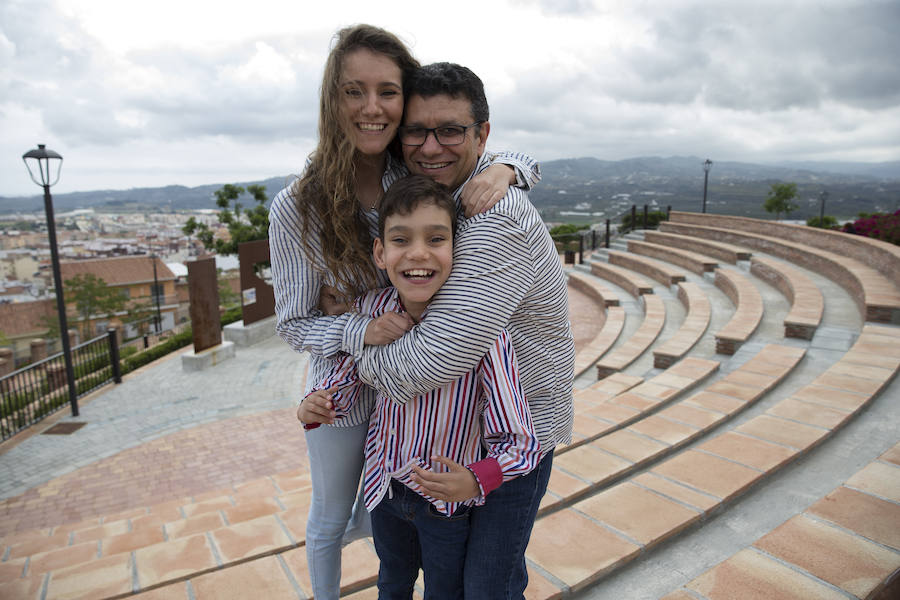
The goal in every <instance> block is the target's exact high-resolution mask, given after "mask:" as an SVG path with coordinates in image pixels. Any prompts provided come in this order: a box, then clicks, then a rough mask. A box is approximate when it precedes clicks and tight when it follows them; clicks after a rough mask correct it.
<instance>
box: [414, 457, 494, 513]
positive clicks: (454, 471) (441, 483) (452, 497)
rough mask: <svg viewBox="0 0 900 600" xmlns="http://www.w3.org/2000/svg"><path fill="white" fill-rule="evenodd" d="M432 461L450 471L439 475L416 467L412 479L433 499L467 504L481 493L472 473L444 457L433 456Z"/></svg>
mask: <svg viewBox="0 0 900 600" xmlns="http://www.w3.org/2000/svg"><path fill="white" fill-rule="evenodd" d="M431 460H432V461H434V462H437V463H441V464H442V465H444V466H445V467H447V468H448V469H450V470H449V471H448V472H446V473H437V472H435V471H426V470H425V469H423V468H421V467H419V466H417V465H414V466H413V471H414V472H415V475H413V477H412V479H413V481H415V482H416V483H418V484H419V486H420V487H421V488H422V491H423V492H425V493H426V494H428V495H429V496H431V497H432V498H437V499H438V500H443V501H444V502H465V501H466V500H469V499H470V498H475V497H476V496H478V495H479V494H480V493H481V489H479V487H478V480H476V479H475V475H474V474H473V473H472V471H470V470H468V469H467V468H465V467H464V466H462V465H461V464H459V463H458V462H455V461H452V460H450V459H449V458H446V457H443V456H432V457H431Z"/></svg>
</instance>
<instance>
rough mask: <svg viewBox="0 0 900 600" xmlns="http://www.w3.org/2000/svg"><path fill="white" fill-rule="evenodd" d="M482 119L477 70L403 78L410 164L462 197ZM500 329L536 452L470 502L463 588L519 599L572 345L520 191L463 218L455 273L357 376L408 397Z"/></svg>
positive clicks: (437, 68) (551, 267)
mask: <svg viewBox="0 0 900 600" xmlns="http://www.w3.org/2000/svg"><path fill="white" fill-rule="evenodd" d="M488 119H489V114H488V104H487V100H486V98H485V95H484V87H483V84H482V82H481V80H480V79H479V78H478V77H477V76H476V75H475V74H474V73H473V72H472V71H470V70H469V69H467V68H465V67H461V66H459V65H454V64H449V63H437V64H433V65H428V66H426V67H422V68H421V69H419V70H418V71H417V72H416V73H415V74H414V75H413V76H411V77H410V78H409V81H408V82H407V90H406V115H405V118H404V125H403V127H401V128H400V131H399V138H400V142H401V144H402V149H403V157H404V160H405V162H406V164H407V167H408V168H409V170H410V171H411V172H413V173H418V174H424V175H427V176H429V177H431V178H433V179H435V180H437V181H439V182H440V183H443V184H445V185H447V186H448V187H449V188H450V189H452V190H455V191H456V195H455V197H456V199H457V205H458V196H459V190H460V188H461V187H462V186H463V185H464V184H465V183H466V181H468V180H469V178H471V177H472V176H473V175H474V174H476V173H478V172H480V170H482V169H483V168H485V167H486V166H487V161H486V159H485V157H484V148H485V143H486V142H487V137H488V134H489V132H490V122H489V120H488ZM501 328H506V329H507V330H508V331H509V333H510V335H511V337H512V342H513V347H514V348H515V352H516V354H517V356H518V360H519V371H520V373H519V376H520V380H521V383H522V387H523V389H524V391H525V397H526V398H527V400H528V405H529V408H530V410H531V415H532V420H533V422H534V427H535V431H536V433H537V436H538V439H539V441H540V443H541V450H542V459H541V461H540V463H539V464H538V466H537V468H535V469H534V470H533V471H532V472H531V473H530V474H528V475H525V476H522V477H518V478H516V479H515V480H513V481H509V482H507V483H505V484H504V485H502V486H500V488H498V489H497V490H495V491H494V492H492V493H491V494H490V495H489V496H488V497H487V499H486V503H485V504H484V506H481V507H477V509H475V510H474V511H473V512H472V516H471V518H472V521H471V530H470V539H469V543H468V546H467V559H466V566H465V582H466V597H467V598H489V599H491V600H495V599H498V598H516V599H519V598H523V592H524V590H525V587H526V585H527V573H526V571H525V558H524V557H525V548H526V546H527V545H528V539H529V537H530V536H531V529H532V525H533V524H534V519H535V516H536V514H537V509H538V506H539V504H540V500H541V497H542V496H543V495H544V492H545V491H546V488H547V481H548V479H549V477H550V467H551V464H552V460H553V448H554V447H555V446H556V444H558V443H567V442H569V441H570V437H571V432H572V416H573V409H572V379H573V370H574V360H575V350H574V344H573V340H572V332H571V328H570V326H569V311H568V295H567V290H566V277H565V274H564V273H563V271H562V266H561V264H560V261H559V257H558V255H557V252H556V248H555V247H554V245H553V241H552V240H551V239H550V236H549V234H548V232H547V228H546V226H545V225H544V223H543V222H542V221H541V218H540V216H539V215H538V213H537V211H536V210H535V208H534V206H532V204H531V203H530V202H529V200H528V197H527V195H526V194H525V193H524V192H523V191H522V190H521V189H519V188H514V187H511V188H510V189H509V191H508V192H507V194H506V196H505V197H504V198H503V199H502V200H500V202H498V203H497V204H496V205H495V206H494V207H492V208H491V209H490V210H488V211H487V212H485V213H482V214H478V215H476V216H474V217H472V218H470V219H467V220H464V221H460V223H459V229H458V232H457V235H456V242H455V248H454V253H453V272H452V274H451V275H450V278H449V279H448V280H447V282H446V283H445V284H444V286H443V287H442V288H441V290H440V291H439V292H438V293H437V294H436V295H435V297H434V299H433V300H432V302H431V304H430V306H429V308H428V313H427V315H426V316H425V318H424V319H423V320H422V322H421V323H419V325H418V326H417V327H415V328H413V329H412V330H411V331H409V332H408V333H406V334H405V335H404V336H403V337H402V338H400V339H399V340H397V341H396V342H394V343H392V344H389V345H386V346H366V347H365V348H364V349H363V350H362V351H361V352H357V353H356V355H355V358H356V359H357V364H358V367H359V375H360V378H361V379H362V380H363V381H365V382H366V383H368V384H370V385H372V386H373V387H375V388H377V389H379V390H381V391H382V392H383V393H384V394H386V396H387V397H389V398H391V399H394V400H395V401H405V400H407V399H410V398H413V397H415V396H417V395H419V394H423V393H426V392H428V391H429V390H432V389H434V388H437V387H440V386H442V385H443V384H446V383H447V382H449V381H452V380H454V379H456V378H458V377H459V376H460V375H461V374H463V373H464V372H466V371H468V370H470V369H472V367H474V366H475V365H476V364H477V363H478V361H479V360H480V359H481V357H483V356H484V354H485V352H486V350H487V349H488V347H489V345H490V344H491V342H492V341H493V340H495V339H496V338H497V335H498V333H499V332H500V329H501Z"/></svg>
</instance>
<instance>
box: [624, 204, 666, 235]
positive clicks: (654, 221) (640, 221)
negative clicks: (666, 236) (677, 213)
mask: <svg viewBox="0 0 900 600" xmlns="http://www.w3.org/2000/svg"><path fill="white" fill-rule="evenodd" d="M667 216H668V215H667V214H666V213H665V212H664V211H661V210H655V211H653V212H648V213H647V229H657V228H659V223H660V222H661V221H665V220H667ZM634 218H635V221H636V223H632V222H631V213H626V214H625V216H623V217H622V226H621V227H620V228H619V233H621V234H625V233H628V232H629V231H631V230H632V229H638V228H641V229H643V227H644V213H642V212H639V213H636V214H635V215H634Z"/></svg>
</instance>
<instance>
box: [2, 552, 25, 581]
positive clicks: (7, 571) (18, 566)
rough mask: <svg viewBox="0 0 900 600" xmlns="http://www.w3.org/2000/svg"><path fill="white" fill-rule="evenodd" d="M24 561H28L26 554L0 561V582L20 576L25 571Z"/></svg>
mask: <svg viewBox="0 0 900 600" xmlns="http://www.w3.org/2000/svg"><path fill="white" fill-rule="evenodd" d="M26 562H28V557H26V556H23V557H21V558H14V559H12V560H7V561H4V562H0V583H4V582H7V581H12V580H13V579H19V578H20V577H22V573H24V572H25V563H26Z"/></svg>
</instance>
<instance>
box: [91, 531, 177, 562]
mask: <svg viewBox="0 0 900 600" xmlns="http://www.w3.org/2000/svg"><path fill="white" fill-rule="evenodd" d="M165 539H166V537H165V535H164V534H163V528H162V527H155V528H153V527H143V528H141V529H138V530H137V531H129V532H128V533H123V534H122V535H115V536H113V537H111V538H108V539H104V540H103V541H102V544H103V546H102V550H103V556H111V555H113V554H119V553H120V552H131V551H132V550H137V549H138V548H143V547H145V546H152V545H153V544H159V543H160V542H164V541H165Z"/></svg>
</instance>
